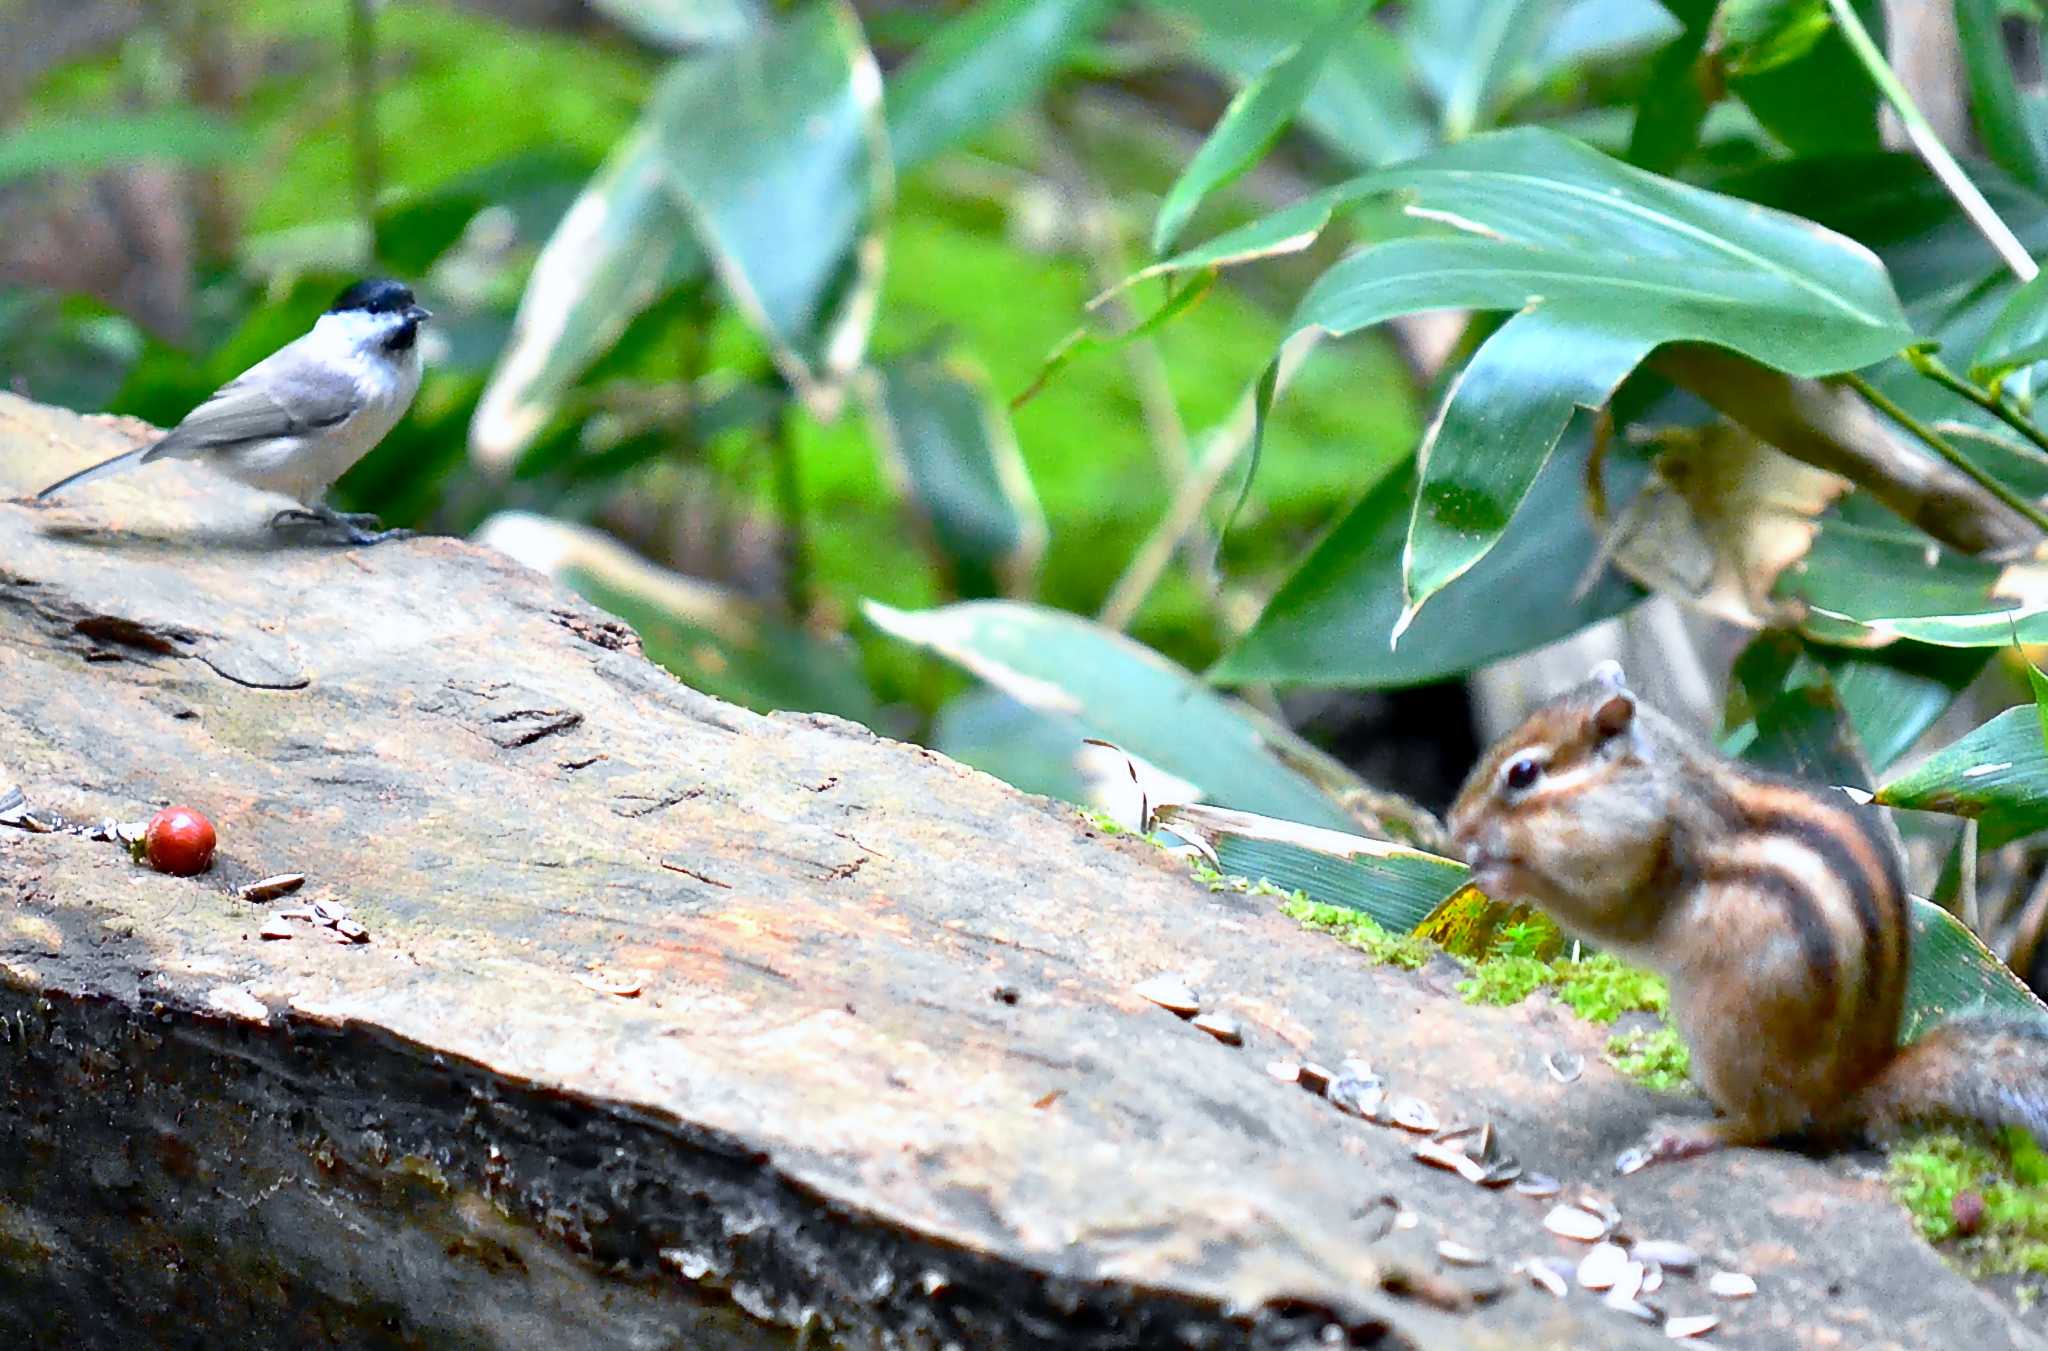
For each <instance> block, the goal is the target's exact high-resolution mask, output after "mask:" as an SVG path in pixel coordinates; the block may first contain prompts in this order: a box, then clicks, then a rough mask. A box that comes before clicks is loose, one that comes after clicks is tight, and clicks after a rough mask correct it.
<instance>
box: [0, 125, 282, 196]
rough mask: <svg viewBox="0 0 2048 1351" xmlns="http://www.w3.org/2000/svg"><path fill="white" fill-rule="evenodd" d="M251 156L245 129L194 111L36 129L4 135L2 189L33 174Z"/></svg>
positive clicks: (0, 137) (0, 164)
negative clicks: (139, 163)
mask: <svg viewBox="0 0 2048 1351" xmlns="http://www.w3.org/2000/svg"><path fill="white" fill-rule="evenodd" d="M249 151H250V141H249V137H248V135H247V134H246V133H245V132H243V131H242V129H241V128H239V127H236V126H234V125H233V124H231V123H228V122H224V121H222V120H221V119H220V118H218V117H216V116H214V115H213V114H211V113H205V112H201V111H199V110H198V109H196V108H165V109H162V110H160V111H158V112H153V113H147V114H143V115H141V116H136V117H94V118H92V119H91V120H89V121H66V122H45V123H33V124H30V125H28V126H25V127H16V128H14V129H13V130H12V131H9V132H7V133H6V134H5V135H0V183H4V182H6V181H8V180H9V179H13V178H22V177H25V176H27V175H29V174H39V173H53V172H59V171H62V172H68V173H81V174H84V173H94V172H97V171H98V170H101V169H104V168H106V167H108V166H109V165H114V164H129V163H133V162H134V161H136V160H164V161H167V162H170V163H174V164H223V163H227V162H230V161H233V160H236V159H239V158H241V157H242V156H244V155H246V154H248V153H249Z"/></svg>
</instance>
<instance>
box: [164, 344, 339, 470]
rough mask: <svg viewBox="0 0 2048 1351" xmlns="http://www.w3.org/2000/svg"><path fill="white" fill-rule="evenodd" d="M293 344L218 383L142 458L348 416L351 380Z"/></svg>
mask: <svg viewBox="0 0 2048 1351" xmlns="http://www.w3.org/2000/svg"><path fill="white" fill-rule="evenodd" d="M297 347H298V344H296V343H294V344H293V345H292V346H290V347H285V348H282V349H280V350H279V351H276V352H273V353H272V354H271V355H270V356H268V357H265V358H264V359H263V360H262V361H260V362H258V363H256V364H255V365H254V366H251V367H250V368H249V369H248V370H246V371H244V372H242V374H240V375H238V376H236V377H235V378H234V379H232V380H230V381H228V382H227V383H226V384H225V385H222V386H221V387H220V388H219V389H218V390H217V391H215V392H214V395H213V397H212V398H210V399H208V400H207V401H206V402H205V403H202V404H200V405H199V406H198V407H197V408H195V409H193V410H192V411H191V412H190V413H188V414H186V415H185V420H184V421H183V422H180V423H179V424H178V425H177V426H175V427H173V428H171V430H170V431H169V432H167V433H165V434H164V437H163V439H162V440H160V441H158V442H157V443H156V444H155V445H153V446H151V447H150V448H149V451H148V453H147V454H145V455H144V456H143V457H142V458H143V459H145V460H155V459H161V458H163V457H165V456H184V455H192V454H197V453H203V452H205V451H208V450H220V449H225V448H227V447H231V446H238V445H245V444H247V443H249V442H252V441H264V440H268V439H269V438H271V437H274V436H296V435H300V434H302V433H304V432H308V431H313V430H316V429H320V428H326V427H333V426H336V425H338V424H340V423H343V422H346V421H348V419H349V417H350V416H351V415H353V414H354V413H355V411H356V408H357V407H358V405H359V404H360V403H361V399H360V398H359V396H358V395H357V393H356V384H355V380H354V379H353V378H352V377H351V376H350V375H349V374H348V372H346V371H344V370H340V369H337V368H336V367H335V366H333V365H331V364H329V363H327V362H323V361H320V360H318V359H316V358H315V357H314V356H312V355H311V354H310V353H306V352H302V351H299V350H296V349H297Z"/></svg>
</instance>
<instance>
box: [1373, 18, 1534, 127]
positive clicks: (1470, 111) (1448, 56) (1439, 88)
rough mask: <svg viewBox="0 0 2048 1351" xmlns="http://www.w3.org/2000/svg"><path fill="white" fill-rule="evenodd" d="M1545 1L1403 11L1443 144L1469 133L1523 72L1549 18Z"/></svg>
mask: <svg viewBox="0 0 2048 1351" xmlns="http://www.w3.org/2000/svg"><path fill="white" fill-rule="evenodd" d="M1549 9H1550V5H1549V4H1548V3H1547V2H1546V0H1425V3H1421V4H1413V5H1409V6H1408V7H1407V12H1408V23H1407V27H1406V30H1405V32H1404V33H1403V37H1404V38H1405V40H1406V42H1407V45H1408V50H1409V53H1410V55H1411V57H1412V58H1413V60H1414V62H1415V67H1416V69H1417V71H1418V72H1420V74H1421V75H1422V78H1423V82H1424V83H1425V84H1426V85H1428V87H1429V89H1430V92H1431V93H1432V94H1434V95H1435V96H1436V99H1437V102H1438V104H1439V105H1440V107H1441V113H1440V114H1439V125H1438V131H1439V134H1441V135H1442V137H1443V138H1444V139H1445V140H1446V141H1457V140H1462V139H1463V138H1465V137H1466V136H1469V135H1471V134H1472V132H1473V131H1474V130H1476V129H1477V128H1478V127H1479V126H1480V125H1481V124H1482V123H1483V122H1484V121H1485V120H1486V119H1487V116H1488V114H1489V113H1490V112H1491V111H1492V109H1493V108H1494V107H1495V106H1496V105H1497V104H1498V103H1499V102H1500V101H1501V96H1502V94H1503V92H1504V88H1505V87H1506V86H1508V85H1509V84H1510V82H1511V81H1512V80H1513V78H1514V77H1515V76H1517V75H1518V74H1522V73H1523V72H1524V71H1526V69H1527V67H1528V64H1529V58H1530V55H1531V53H1532V51H1533V49H1534V48H1535V46H1536V42H1535V39H1536V36H1537V33H1538V30H1539V28H1540V27H1541V25H1542V23H1543V21H1544V20H1545V19H1546V18H1548V17H1549V14H1548V11H1549Z"/></svg>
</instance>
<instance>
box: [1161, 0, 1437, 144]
mask: <svg viewBox="0 0 2048 1351" xmlns="http://www.w3.org/2000/svg"><path fill="white" fill-rule="evenodd" d="M1351 2H1352V0H1293V2H1292V3H1287V4H1246V3H1245V0H1151V7H1152V8H1153V9H1154V10H1156V11H1159V12H1162V13H1165V14H1169V15H1171V16H1173V17H1175V18H1177V19H1179V20H1181V21H1182V23H1183V24H1185V25H1186V26H1188V27H1189V28H1191V29H1192V39H1193V46H1194V48H1195V51H1196V53H1197V55H1199V56H1200V58H1201V59H1202V60H1203V61H1205V62H1207V63H1208V64H1210V65H1212V66H1214V67H1216V68H1217V69H1218V70H1219V71H1221V72H1222V73H1223V74H1224V75H1225V76H1226V77H1227V78H1228V79H1229V80H1230V81H1231V82H1232V83H1234V84H1240V85H1242V84H1248V83H1250V82H1251V81H1253V80H1255V79H1257V78H1258V76H1259V73H1260V72H1261V71H1263V70H1265V69H1266V68H1267V67H1268V66H1270V65H1272V64H1273V62H1274V61H1276V60H1278V59H1279V58H1280V57H1281V54H1282V53H1283V52H1285V51H1286V50H1287V49H1288V48H1289V47H1291V46H1293V45H1294V44H1295V43H1297V42H1300V41H1301V40H1302V39H1303V38H1304V37H1306V36H1307V35H1308V34H1309V33H1310V32H1311V31H1313V30H1314V29H1315V28H1316V27H1317V26H1318V25H1320V24H1323V23H1326V22H1328V21H1329V20H1330V19H1332V18H1333V17H1334V16H1335V15H1337V14H1338V13H1339V12H1340V10H1341V9H1342V8H1343V7H1344V6H1346V5H1348V4H1350V3H1351ZM1409 77H1410V63H1409V61H1408V59H1407V57H1406V55H1405V54H1404V53H1403V52H1402V50H1401V44H1400V42H1399V41H1397V40H1396V39H1395V38H1394V36H1393V35H1392V34H1390V33H1389V32H1387V31H1386V30H1385V29H1384V28H1382V27H1381V26H1380V25H1378V24H1376V23H1362V24H1358V25H1355V26H1353V27H1351V28H1348V29H1346V30H1344V31H1343V32H1341V33H1339V34H1338V35H1337V36H1336V37H1335V38H1334V39H1333V40H1332V42H1331V49H1330V52H1329V54H1328V56H1327V57H1326V58H1325V59H1324V61H1323V71H1322V77H1321V78H1320V79H1318V80H1317V81H1316V82H1315V87H1314V88H1313V89H1311V90H1310V91H1309V93H1308V96H1307V98H1305V99H1304V100H1302V104H1301V114H1300V118H1299V124H1300V125H1301V126H1302V127H1304V128H1306V129H1307V130H1308V131H1309V132H1310V133H1312V134H1313V135H1314V136H1315V137H1316V138H1317V139H1318V140H1320V141H1322V142H1323V143H1324V144H1325V145H1327V146H1329V147H1330V148H1331V149H1332V150H1334V151H1335V152H1336V153H1337V154H1339V155H1341V156H1342V157H1343V158H1345V159H1347V160H1349V161H1350V162H1351V163H1353V164H1355V165H1359V166H1361V167H1367V166H1372V165H1380V164H1391V163H1394V162H1395V161H1397V160H1403V159H1407V158H1408V157H1410V156H1412V155H1417V154H1420V153H1421V152H1422V151H1424V150H1427V149H1428V148H1429V146H1430V143H1431V128H1430V124H1429V121H1428V119H1427V118H1426V117H1425V116H1424V113H1423V107H1422V100H1421V98H1420V96H1419V94H1418V92H1417V91H1416V90H1415V89H1413V88H1412V87H1411V82H1410V78H1409Z"/></svg>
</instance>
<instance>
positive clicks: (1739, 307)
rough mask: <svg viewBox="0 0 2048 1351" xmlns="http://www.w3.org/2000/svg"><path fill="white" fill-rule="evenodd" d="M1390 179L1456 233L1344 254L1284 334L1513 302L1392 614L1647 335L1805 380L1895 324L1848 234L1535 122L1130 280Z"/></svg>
mask: <svg viewBox="0 0 2048 1351" xmlns="http://www.w3.org/2000/svg"><path fill="white" fill-rule="evenodd" d="M1393 191H1403V192H1405V193H1406V194H1407V195H1408V211H1409V212H1410V214H1411V215H1416V216H1420V217H1422V218H1424V219H1426V220H1429V221H1432V222H1438V221H1440V222H1443V223H1446V224H1448V225H1451V226H1453V227H1455V228H1457V229H1458V230H1460V231H1462V232H1463V233H1461V234H1460V235H1457V236H1455V237H1449V238H1445V237H1421V238H1400V239H1395V240H1392V241H1390V242H1387V243H1383V244H1376V245H1371V246H1368V247H1367V248H1365V249H1362V250H1360V251H1359V252H1358V253H1356V254H1353V255H1352V256H1351V257H1349V258H1347V259H1345V260H1343V261H1342V262H1340V263H1338V264H1337V265H1336V266H1335V267H1333V268H1331V269H1330V271H1328V272H1327V273H1325V274H1324V275H1323V276H1322V278H1321V279H1319V280H1318V281H1317V282H1316V284H1315V285H1314V286H1313V287H1311V288H1310V290H1309V293H1308V294H1307V295H1306V296H1304V297H1303V299H1302V302H1301V304H1300V306H1299V307H1298V308H1297V310H1296V313H1295V317H1294V319H1293V321H1292V323H1291V325H1290V336H1291V334H1292V333H1297V332H1300V331H1302V330H1304V329H1308V328H1316V329H1320V330H1322V331H1324V332H1327V333H1330V334H1336V335H1341V334H1345V333H1350V332H1353V331H1355V330H1357V329H1359V328H1363V327H1366V326H1368V325H1371V324H1374V323H1378V322H1380V321H1381V320H1384V319H1388V318H1391V317H1394V316H1396V315H1400V314H1410V313H1415V312H1417V311H1421V310H1431V309H1447V308H1481V309H1515V310H1521V311H1523V313H1522V314H1520V315H1518V316H1517V317H1516V318H1515V319H1513V320H1511V321H1510V322H1509V323H1508V324H1507V325H1505V326H1503V328H1502V329H1501V330H1500V332H1499V333H1497V334H1495V335H1494V337H1493V338H1492V339H1491V340H1490V341H1489V343H1488V345H1487V347H1485V348H1482V349H1481V351H1480V353H1479V355H1478V356H1476V357H1475V358H1474V361H1473V363H1472V366H1471V367H1470V368H1469V369H1468V370H1467V372H1466V374H1465V375H1464V376H1463V377H1462V378H1461V379H1460V380H1459V382H1458V383H1457V384H1456V385H1455V386H1454V387H1453V388H1452V390H1451V392H1450V395H1449V397H1448V399H1447V401H1446V403H1445V405H1444V408H1443V410H1442V412H1441V413H1440V414H1439V415H1438V421H1437V423H1436V425H1435V426H1434V427H1433V428H1432V431H1431V433H1430V436H1429V438H1428V462H1427V463H1426V465H1425V470H1424V482H1425V491H1424V496H1423V498H1422V499H1419V506H1418V510H1417V513H1416V516H1415V525H1414V531H1413V534H1412V536H1411V541H1410V559H1409V566H1408V568H1407V570H1406V573H1405V591H1406V597H1407V614H1408V615H1409V616H1411V617H1412V615H1413V614H1414V612H1415V611H1416V610H1417V609H1418V608H1419V607H1420V606H1421V605H1422V604H1423V602H1425V601H1427V600H1428V599H1429V597H1430V596H1432V595H1434V594H1435V592H1436V590H1437V589H1438V588H1440V587H1442V586H1443V585H1444V584H1446V583H1447V582H1449V581H1451V580H1453V579H1455V578H1456V577H1457V576H1459V575H1460V574H1461V573H1462V572H1463V571H1464V570H1465V569H1467V568H1469V567H1471V566H1472V565H1473V563H1475V562H1476V561H1477V560H1478V559H1479V558H1481V557H1483V556H1484V555H1485V553H1486V551H1487V550H1489V549H1491V548H1492V547H1493V545H1494V543H1495V542H1496V541H1497V540H1498V538H1499V535H1500V531H1501V529H1502V528H1503V527H1504V526H1505V525H1506V523H1507V520H1508V516H1509V514H1511V513H1512V512H1513V510H1514V508H1515V506H1516V504H1517V503H1518V502H1519V500H1520V497H1521V494H1522V492H1523V491H1524V490H1526V487H1527V485H1528V484H1529V483H1530V482H1531V481H1533V479H1534V477H1535V474H1536V472H1537V470H1538V468H1540V466H1541V463H1542V460H1543V457H1544V456H1545V455H1547V454H1548V453H1549V450H1550V448H1551V446H1552V445H1553V444H1554V443H1555V441H1556V438H1557V435H1558V432H1559V430H1560V429H1561V428H1562V426H1563V423H1564V420H1565V418H1566V417H1567V416H1568V414H1569V412H1570V409H1571V407H1572V406H1573V405H1574V404H1584V403H1589V402H1590V403H1594V404H1597V403H1599V402H1603V401H1604V400H1605V399H1606V397H1607V396H1608V394H1609V393H1611V391H1612V390H1613V388H1614V386H1615V385H1616V384H1617V383H1619V381H1620V380H1621V378H1622V377H1623V376H1625V375H1626V374H1627V373H1628V370H1629V369H1630V368H1632V367H1633V365H1634V364H1635V362H1636V361H1637V360H1639V359H1640V358H1641V357H1642V356H1643V355H1644V354H1645V353H1647V352H1648V351H1649V350H1651V349H1652V348H1653V347H1655V346H1656V345H1658V344H1659V343H1664V342H1673V341H1700V342H1711V343H1714V344H1717V345H1719V346H1723V347H1729V348H1732V349H1734V350H1736V351H1739V352H1742V353H1744V354H1745V355H1748V356H1750V357H1752V358H1754V359H1756V360H1758V361H1760V362H1763V363H1764V364H1766V365H1771V366H1775V367H1777V368H1778V369H1781V370H1786V371H1789V372H1791V373H1793V374H1797V375H1808V376H1818V375H1827V374H1833V373H1835V372H1837V371H1841V370H1847V369H1852V368H1855V367H1858V366H1862V365H1867V364H1869V363H1871V362H1874V361H1877V360H1878V359H1880V358H1882V357H1885V356H1888V355H1890V354H1891V353H1892V352H1894V351H1896V350H1897V349H1898V348H1899V347H1900V346H1901V345H1903V344H1904V343H1905V342H1906V341H1907V340H1909V339H1910V337H1911V330H1910V328H1909V327H1908V325H1907V323H1906V319H1905V315H1904V313H1903V312H1902V311H1901V310H1900V308H1899V302H1898V298H1897V297H1896V296H1895V295H1894V294H1893V293H1892V290H1891V286H1890V283H1889V281H1888V279H1887V278H1886V276H1885V273H1884V269H1883V267H1882V266H1881V265H1880V264H1879V263H1878V262H1877V260H1876V259H1875V258H1874V257H1872V256H1871V255H1870V254H1869V253H1868V252H1867V251H1866V250H1864V249H1862V248H1861V247H1859V246H1858V245H1856V244H1854V243H1853V242H1852V241H1850V240H1847V239H1844V238H1842V237H1841V236H1839V235H1834V234H1830V233H1828V232H1826V231H1823V230H1818V229H1816V228H1815V227H1814V226H1813V225H1812V224H1811V223H1810V222H1807V221H1802V220H1798V219H1796V218H1794V217H1788V216H1781V215H1778V214H1776V213H1771V212H1765V211H1761V210H1759V209H1758V208H1757V207H1755V206H1752V205H1750V204H1748V203H1743V202H1738V201H1735V200H1733V199H1730V198H1726V197H1722V196H1719V195H1718V194H1714V193H1708V192H1704V191H1702V190H1700V189H1697V188H1692V187H1687V186H1685V185H1683V184H1679V183H1675V182H1672V181H1671V180H1668V179H1663V178H1659V177H1657V176H1656V175H1654V174H1648V173H1644V172H1642V171H1641V170H1637V169H1633V168H1630V167H1629V166H1627V165H1623V164H1620V163H1617V162H1616V161H1614V160H1611V159H1609V158H1607V157H1606V156H1604V155H1601V154H1599V153H1597V152H1596V151H1593V150H1591V149H1589V148H1587V147H1586V146H1583V145H1581V144H1579V143H1578V142H1576V141H1573V140H1570V139H1569V138H1567V137H1563V136H1559V135H1557V134H1556V133H1554V132H1549V131H1544V130H1541V129H1537V128H1520V129H1517V130H1514V131H1506V132H1500V133H1496V134H1493V135H1489V136H1481V137H1475V138H1474V139H1473V140H1471V141H1468V142H1466V143H1464V144H1463V145H1458V146H1453V147H1451V148H1450V149H1447V150H1444V151H1440V152H1437V153H1435V154H1432V155H1428V156H1425V157H1423V158H1422V159H1420V160H1416V161H1414V162H1412V163H1409V164H1403V165H1398V166H1395V167H1394V168H1392V169H1387V170H1382V171H1380V172H1377V173H1373V174H1367V175H1365V176H1363V177H1361V178H1358V179H1354V180H1352V181H1351V182H1350V183H1347V184H1344V185H1342V186H1340V187H1338V188H1335V189H1332V190H1330V191H1328V192H1325V193H1323V194H1320V195H1319V196H1318V197H1316V198H1312V199H1310V200H1309V201H1308V202H1304V203H1301V204H1299V205H1298V206H1297V207H1295V208H1290V209H1289V210H1288V211H1285V212H1282V213H1279V214H1278V215H1277V216H1274V217H1269V218H1267V219H1266V220H1263V221H1259V222H1255V223H1254V224H1252V225H1251V226H1248V227H1245V228H1244V229H1241V230H1235V231H1232V232H1230V233H1229V234H1227V235H1225V236H1223V237H1221V238H1219V239H1216V240H1212V241H1210V242H1209V243H1208V244H1207V245H1204V246H1203V247H1201V248H1199V249H1196V250H1192V251H1190V252H1188V253H1185V254H1182V255H1180V256H1179V257H1178V258H1175V259H1170V260H1168V261H1167V262H1164V263H1161V264H1158V265H1155V266H1154V267H1152V268H1148V269H1146V270H1145V271H1144V272H1141V273H1140V274H1139V276H1141V277H1143V276H1152V275H1159V274H1162V273H1166V272H1171V271H1175V270H1180V269H1182V268H1186V267H1191V266H1202V267H1208V266H1215V265H1217V264H1219V263H1222V262H1228V261H1236V260H1237V259H1240V258H1243V257H1248V256H1263V255H1265V254H1270V253H1275V252H1282V251H1286V250H1289V249H1293V248H1299V247H1304V246H1305V245H1306V243H1307V242H1308V241H1309V240H1312V239H1313V238H1314V237H1315V235H1316V234H1317V233H1318V232H1319V231H1320V230H1321V229H1322V227H1323V226H1324V225H1325V224H1327V223H1328V221H1329V220H1330V219H1332V218H1333V217H1334V215H1335V214H1337V213H1338V212H1340V211H1343V210H1347V209H1350V208H1353V207H1355V206H1356V205H1357V204H1358V203H1359V202H1361V201H1363V200H1365V199H1367V198H1369V197H1372V196H1374V195H1377V194H1381V193H1387V192H1393ZM1489 349H1491V351H1489ZM1546 362H1547V363H1548V370H1547V371H1546V370H1542V369H1539V367H1540V366H1542V365H1543V364H1544V363H1546ZM1262 412H1263V410H1262ZM1519 419H1527V420H1528V421H1527V425H1526V426H1524V425H1523V423H1522V422H1521V421H1519Z"/></svg>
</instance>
